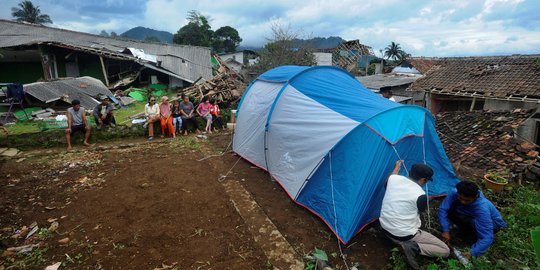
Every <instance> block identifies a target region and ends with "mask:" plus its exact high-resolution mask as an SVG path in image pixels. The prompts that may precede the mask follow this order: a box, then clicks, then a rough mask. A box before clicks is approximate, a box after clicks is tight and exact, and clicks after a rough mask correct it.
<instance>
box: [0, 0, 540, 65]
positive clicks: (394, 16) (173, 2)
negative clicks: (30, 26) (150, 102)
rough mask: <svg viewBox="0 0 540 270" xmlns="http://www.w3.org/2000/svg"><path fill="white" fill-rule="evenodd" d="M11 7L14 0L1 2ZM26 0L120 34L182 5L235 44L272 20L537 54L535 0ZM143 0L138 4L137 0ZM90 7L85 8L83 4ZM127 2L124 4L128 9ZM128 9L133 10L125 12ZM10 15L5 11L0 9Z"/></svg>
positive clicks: (156, 22) (174, 18) (63, 20)
mask: <svg viewBox="0 0 540 270" xmlns="http://www.w3.org/2000/svg"><path fill="white" fill-rule="evenodd" d="M1 1H2V3H3V4H4V6H8V7H11V6H16V5H17V4H18V3H19V2H20V0H1ZM138 1H139V3H141V2H140V1H143V2H142V3H145V4H143V5H140V8H138V7H139V6H134V5H136V4H135V2H134V1H126V0H102V1H93V2H90V1H83V0H33V2H34V3H35V4H36V5H39V6H40V7H41V10H42V12H44V13H46V14H49V15H51V18H52V19H53V21H54V23H55V25H56V26H60V27H63V28H68V29H73V30H77V31H85V32H91V33H99V32H100V31H101V30H106V31H108V32H110V31H115V32H117V33H122V32H123V31H125V30H128V29H130V28H132V27H135V26H144V27H150V28H153V29H157V30H165V31H169V32H172V33H176V31H178V29H180V28H181V27H182V26H183V25H185V24H186V23H187V21H186V19H185V18H186V15H187V12H188V11H190V10H198V11H200V12H201V13H202V14H203V15H205V16H210V17H211V19H212V20H211V21H210V24H211V26H212V28H213V29H217V28H219V27H221V26H225V25H229V26H232V27H234V28H236V29H237V30H238V31H239V33H240V36H241V37H242V39H243V43H242V44H243V45H250V46H253V45H256V46H261V45H263V44H264V43H265V42H266V39H265V38H266V37H269V36H270V24H271V21H272V20H280V21H281V22H282V23H283V24H284V25H290V26H291V27H292V28H294V29H295V30H297V31H298V32H300V33H302V34H304V35H305V36H311V37H315V36H324V37H327V36H341V37H343V38H344V39H347V40H352V39H360V41H361V42H362V43H364V44H367V45H369V46H372V47H373V49H374V51H375V52H378V50H379V49H380V48H384V47H386V46H387V45H388V44H389V43H390V42H391V41H394V42H398V43H400V44H401V45H402V47H403V48H404V49H405V50H406V51H408V52H409V53H412V54H413V55H426V56H449V55H485V54H512V53H539V51H538V48H540V35H538V30H540V29H539V28H540V17H538V16H537V14H536V13H537V10H538V7H540V4H539V2H538V1H536V0H478V1H470V0H452V1H423V0H411V1H407V2H406V3H403V1H401V0H366V1H356V0H341V1H336V0H313V1H309V3H307V2H305V1H300V0H272V1H262V0H252V1H245V0H227V1H216V0H200V1H197V0H138ZM144 1H146V2H144ZM88 7H90V8H88ZM127 8H130V9H129V10H128V9H127ZM131 8H133V12H131V10H132V9H131ZM0 17H1V18H6V19H10V18H11V14H10V9H9V8H4V9H0Z"/></svg>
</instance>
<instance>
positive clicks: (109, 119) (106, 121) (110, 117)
mask: <svg viewBox="0 0 540 270" xmlns="http://www.w3.org/2000/svg"><path fill="white" fill-rule="evenodd" d="M100 119H101V114H99V115H98V116H95V115H94V120H96V124H97V125H99V120H100ZM102 121H103V125H110V124H114V125H116V120H115V119H114V116H113V115H112V113H110V114H107V117H105V119H103V120H102Z"/></svg>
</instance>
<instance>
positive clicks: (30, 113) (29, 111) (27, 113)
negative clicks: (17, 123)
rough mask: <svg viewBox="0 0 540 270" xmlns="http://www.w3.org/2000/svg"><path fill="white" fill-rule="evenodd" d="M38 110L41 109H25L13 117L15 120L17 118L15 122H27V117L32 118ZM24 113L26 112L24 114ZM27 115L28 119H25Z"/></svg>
mask: <svg viewBox="0 0 540 270" xmlns="http://www.w3.org/2000/svg"><path fill="white" fill-rule="evenodd" d="M39 110H41V108H39V107H32V108H26V109H24V110H19V111H16V112H15V113H14V115H15V118H17V120H21V121H24V120H28V117H32V113H33V112H37V111H39ZM24 112H26V114H25V113H24ZM27 115H28V117H26V116H27Z"/></svg>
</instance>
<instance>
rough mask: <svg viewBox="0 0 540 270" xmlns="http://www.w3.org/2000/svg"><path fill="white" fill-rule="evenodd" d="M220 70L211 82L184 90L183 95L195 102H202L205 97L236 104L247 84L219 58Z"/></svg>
mask: <svg viewBox="0 0 540 270" xmlns="http://www.w3.org/2000/svg"><path fill="white" fill-rule="evenodd" d="M217 59H218V62H219V65H220V66H219V68H218V70H217V74H216V75H215V76H214V77H213V78H212V79H210V80H207V81H205V82H202V83H199V84H194V85H192V86H190V87H187V88H184V89H182V93H184V94H186V95H188V96H191V97H195V100H197V101H198V100H201V99H202V98H203V96H209V97H211V98H215V99H216V100H217V101H218V102H236V101H238V100H240V98H241V97H242V94H243V93H244V90H245V89H246V84H245V83H244V82H243V78H242V76H241V75H240V74H238V73H237V72H236V71H234V70H232V69H230V68H229V67H227V65H226V64H225V63H223V62H222V61H221V60H220V59H219V57H217Z"/></svg>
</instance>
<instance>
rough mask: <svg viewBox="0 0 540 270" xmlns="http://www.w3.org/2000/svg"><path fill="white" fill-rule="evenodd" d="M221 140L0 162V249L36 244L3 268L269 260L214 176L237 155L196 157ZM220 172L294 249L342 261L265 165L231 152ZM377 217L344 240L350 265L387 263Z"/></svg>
mask: <svg viewBox="0 0 540 270" xmlns="http://www.w3.org/2000/svg"><path fill="white" fill-rule="evenodd" d="M230 139H231V135H230V134H228V133H221V134H216V135H213V136H210V138H209V139H208V140H202V139H201V140H199V139H195V138H194V137H188V138H181V139H176V140H170V139H163V140H158V141H156V142H152V143H147V142H144V141H142V140H141V141H130V142H122V145H121V146H120V147H118V143H115V144H110V145H107V144H104V145H102V146H94V147H92V148H90V149H82V147H81V146H76V149H78V151H77V152H74V153H66V152H65V151H64V150H63V149H54V150H52V151H51V150H47V151H45V150H39V151H30V152H28V153H26V156H25V157H24V159H23V158H19V159H12V160H8V161H0V179H1V180H0V181H1V183H0V194H2V195H0V196H1V202H2V203H1V205H0V228H1V229H0V239H1V243H0V251H4V250H5V249H6V248H8V247H13V246H21V245H23V244H40V246H39V247H35V248H34V250H33V251H31V252H29V253H27V254H26V255H21V254H15V255H14V254H10V253H9V252H7V253H6V252H5V251H4V254H3V255H2V260H1V262H2V263H3V264H4V267H6V268H8V269H44V267H45V266H47V265H50V264H53V263H55V262H63V266H62V267H61V269H156V268H162V269H173V267H176V269H268V268H270V269H271V268H272V262H271V261H269V260H268V259H267V258H266V256H265V254H264V252H263V251H262V250H261V248H260V247H259V245H258V244H257V243H256V242H255V241H254V238H253V236H252V235H251V234H250V232H249V230H248V229H247V226H248V225H247V224H246V222H245V221H244V220H243V219H242V218H241V217H240V215H239V214H238V213H237V211H236V210H235V207H234V205H233V203H232V202H231V200H230V199H229V197H228V195H227V194H226V192H225V190H224V187H223V185H222V182H220V181H218V179H219V178H220V176H221V175H224V174H226V173H227V171H229V170H230V169H231V167H233V165H234V164H235V163H236V162H237V161H238V159H239V158H238V156H235V155H233V154H232V153H226V154H224V155H223V156H214V157H210V158H207V159H205V160H203V161H198V160H200V159H201V158H203V157H207V156H209V155H217V154H219V153H221V151H223V150H225V149H226V148H227V146H228V145H229V143H230ZM128 143H129V144H128ZM111 145H116V146H114V147H112V146H111ZM223 181H239V182H240V183H241V184H242V185H243V186H244V188H245V189H246V190H247V191H248V192H249V193H250V194H251V196H252V197H253V198H254V200H255V201H256V202H257V204H258V205H259V206H260V207H261V208H262V210H263V211H264V212H265V214H266V215H267V216H268V218H269V219H270V220H271V221H272V222H273V223H274V224H275V225H276V227H277V228H278V229H279V231H280V232H281V234H283V236H284V237H285V238H286V240H287V241H288V242H289V243H290V244H291V246H292V247H293V248H294V249H295V250H296V251H297V253H298V254H299V256H300V257H302V256H303V255H304V254H307V253H309V252H311V251H312V250H313V249H314V248H319V249H322V250H324V251H325V252H326V253H327V254H328V255H329V257H330V260H331V262H332V263H333V264H334V266H336V267H337V268H339V269H344V265H343V261H342V260H341V259H340V258H339V257H334V256H335V255H337V254H338V253H339V249H338V244H337V241H336V238H335V236H334V235H333V234H332V233H331V231H330V230H329V229H328V228H327V227H326V225H325V224H324V223H323V222H322V221H321V220H320V219H319V218H317V217H316V216H315V215H313V214H312V213H310V212H309V211H307V210H305V209H304V208H302V207H301V206H298V205H296V204H295V203H294V202H293V201H292V200H290V199H289V197H288V196H287V195H286V193H285V192H284V191H283V190H282V189H281V188H280V187H279V185H278V184H277V183H275V182H273V181H271V179H270V178H269V176H268V174H266V173H265V172H263V171H261V170H260V169H257V168H254V167H253V166H252V165H251V164H249V163H247V162H245V161H244V160H240V161H238V163H237V164H236V166H235V167H234V168H233V169H232V170H231V172H230V174H229V175H228V176H227V178H225V180H223ZM54 219H57V222H58V223H59V228H58V230H56V231H55V232H50V231H47V230H38V233H36V234H34V236H32V237H29V238H28V239H26V240H25V239H24V237H19V238H17V239H14V238H12V236H13V235H14V234H16V233H17V230H21V228H23V226H29V225H30V224H31V223H33V222H37V224H38V227H40V228H48V227H49V226H50V224H51V221H53V220H54ZM376 227H377V225H376V224H374V225H373V226H372V228H368V229H366V230H364V231H363V232H362V233H361V234H359V235H357V236H356V237H355V238H354V239H353V240H352V241H351V242H350V243H349V244H348V245H346V246H344V247H343V250H344V252H345V254H346V256H347V262H348V264H349V266H350V264H351V263H353V262H356V263H358V264H359V265H360V267H359V269H381V268H385V267H386V265H387V262H388V259H389V257H390V256H391V251H390V250H391V249H392V248H393V246H392V244H391V243H390V242H389V241H388V240H387V239H386V238H385V237H384V236H383V235H382V234H381V232H380V231H379V230H378V229H376ZM23 232H24V230H23ZM23 234H24V233H23ZM66 237H67V238H69V241H68V242H67V243H59V242H58V241H59V240H61V239H63V240H64V241H65V240H66V239H65V238H66ZM10 266H11V268H9V267H10ZM166 266H171V267H169V268H167V267H166ZM1 267H2V266H1V264H0V269H1Z"/></svg>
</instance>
